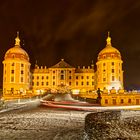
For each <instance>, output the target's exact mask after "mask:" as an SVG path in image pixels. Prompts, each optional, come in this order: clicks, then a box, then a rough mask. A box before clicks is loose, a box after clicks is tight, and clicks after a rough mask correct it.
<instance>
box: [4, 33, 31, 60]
mask: <svg viewBox="0 0 140 140" xmlns="http://www.w3.org/2000/svg"><path fill="white" fill-rule="evenodd" d="M4 59H20V60H26V61H29V56H28V54H27V52H26V51H25V50H24V49H22V48H21V46H20V39H19V32H17V37H16V38H15V46H14V47H12V48H10V49H9V50H8V51H7V52H6V54H5V57H4Z"/></svg>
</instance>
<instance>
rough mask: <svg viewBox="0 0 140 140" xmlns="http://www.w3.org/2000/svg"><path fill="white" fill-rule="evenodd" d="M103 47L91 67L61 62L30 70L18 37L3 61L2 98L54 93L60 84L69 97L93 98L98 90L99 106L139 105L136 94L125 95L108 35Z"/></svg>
mask: <svg viewBox="0 0 140 140" xmlns="http://www.w3.org/2000/svg"><path fill="white" fill-rule="evenodd" d="M106 41H107V44H106V46H105V48H104V49H103V50H101V51H100V53H99V54H98V58H97V63H96V66H97V70H96V71H95V70H94V65H93V64H91V65H90V66H87V67H85V66H83V67H79V66H78V67H73V66H71V65H69V64H68V63H67V62H65V60H64V59H61V60H60V61H59V62H58V63H57V64H55V65H53V66H52V67H49V68H48V67H47V66H40V67H39V66H38V65H37V64H36V65H35V68H34V69H33V70H30V65H31V64H30V62H29V56H28V54H27V53H26V51H24V50H23V49H22V48H21V46H20V39H19V35H18V34H17V37H16V39H15V46H14V47H12V48H10V49H9V50H8V51H7V52H6V54H5V57H4V61H3V97H4V98H5V99H15V98H25V97H31V96H34V95H37V94H43V93H44V92H46V91H48V90H52V91H55V89H57V87H58V86H59V85H61V84H63V85H66V86H68V87H69V89H71V90H72V92H73V94H78V95H79V96H82V97H85V98H97V94H96V90H97V89H98V88H100V89H101V90H102V93H101V95H102V101H101V102H102V105H103V106H111V105H133V104H135V105H136V104H140V93H136V92H131V93H128V92H125V91H124V86H123V70H122V63H123V61H122V59H121V54H120V52H119V51H118V50H117V49H116V48H114V47H113V46H112V44H111V37H110V35H109V33H108V37H107V39H106Z"/></svg>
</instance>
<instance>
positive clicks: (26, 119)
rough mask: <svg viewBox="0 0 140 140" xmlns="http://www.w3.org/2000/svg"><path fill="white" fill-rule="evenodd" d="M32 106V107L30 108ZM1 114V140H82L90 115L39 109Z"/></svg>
mask: <svg viewBox="0 0 140 140" xmlns="http://www.w3.org/2000/svg"><path fill="white" fill-rule="evenodd" d="M29 104H30V105H29ZM29 104H28V105H27V106H26V109H25V108H21V109H19V110H14V111H10V112H5V113H1V114H0V140H15V139H16V140H22V139H24V140H25V139H26V140H61V139H62V140H82V139H83V138H84V118H85V116H86V114H87V113H86V112H79V111H66V110H58V109H57V110H56V109H47V108H46V107H37V106H36V105H37V104H38V103H37V102H36V103H34V104H31V103H29Z"/></svg>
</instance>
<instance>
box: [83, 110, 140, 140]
mask: <svg viewBox="0 0 140 140" xmlns="http://www.w3.org/2000/svg"><path fill="white" fill-rule="evenodd" d="M139 113H140V111H139ZM85 132H86V133H87V136H88V139H90V140H108V139H109V140H118V139H119V140H120V139H121V140H123V139H124V140H126V139H130V140H139V139H140V116H139V117H138V116H129V117H122V113H121V111H105V112H97V113H90V114H88V115H87V116H86V118H85Z"/></svg>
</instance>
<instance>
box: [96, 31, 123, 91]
mask: <svg viewBox="0 0 140 140" xmlns="http://www.w3.org/2000/svg"><path fill="white" fill-rule="evenodd" d="M106 42H107V44H106V47H105V48H104V49H103V50H101V51H100V53H99V54H98V60H97V63H96V65H97V88H100V89H102V90H103V89H108V90H110V89H112V88H115V89H116V90H118V89H123V70H122V63H123V61H122V59H121V54H120V52H119V51H118V50H117V49H116V48H114V47H112V44H111V37H110V33H109V32H108V37H107V39H106Z"/></svg>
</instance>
